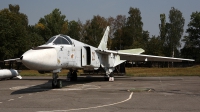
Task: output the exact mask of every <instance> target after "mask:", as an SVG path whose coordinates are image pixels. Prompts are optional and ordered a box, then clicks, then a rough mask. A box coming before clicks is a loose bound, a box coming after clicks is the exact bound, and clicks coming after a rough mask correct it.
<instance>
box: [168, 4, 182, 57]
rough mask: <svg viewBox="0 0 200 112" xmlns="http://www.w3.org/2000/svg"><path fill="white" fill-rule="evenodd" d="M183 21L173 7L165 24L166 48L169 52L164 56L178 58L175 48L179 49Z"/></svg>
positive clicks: (179, 12) (179, 13)
mask: <svg viewBox="0 0 200 112" xmlns="http://www.w3.org/2000/svg"><path fill="white" fill-rule="evenodd" d="M184 23H185V19H184V17H183V15H182V13H181V11H179V10H178V9H175V8H174V7H172V8H171V10H170V11H169V23H167V24H166V28H167V32H166V33H167V34H166V40H165V43H166V47H165V49H168V50H169V52H166V53H165V55H166V56H172V57H174V56H175V57H178V55H179V53H178V50H177V48H179V47H180V40H181V37H182V35H183V31H184V29H183V27H184Z"/></svg>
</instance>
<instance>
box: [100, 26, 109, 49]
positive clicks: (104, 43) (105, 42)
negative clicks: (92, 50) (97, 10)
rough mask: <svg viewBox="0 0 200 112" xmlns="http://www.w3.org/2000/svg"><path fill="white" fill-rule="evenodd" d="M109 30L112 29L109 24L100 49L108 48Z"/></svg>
mask: <svg viewBox="0 0 200 112" xmlns="http://www.w3.org/2000/svg"><path fill="white" fill-rule="evenodd" d="M109 31H110V27H109V26H107V28H106V31H105V33H104V35H103V38H102V39H101V43H100V44H99V46H98V49H100V50H106V49H107V42H108V34H109Z"/></svg>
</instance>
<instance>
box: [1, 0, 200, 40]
mask: <svg viewBox="0 0 200 112" xmlns="http://www.w3.org/2000/svg"><path fill="white" fill-rule="evenodd" d="M9 4H13V5H15V4H18V5H19V6H20V12H22V13H24V14H26V15H27V16H28V20H29V24H30V25H34V24H36V23H37V22H38V21H39V19H40V18H42V17H44V16H45V15H47V14H50V13H51V12H52V11H53V10H54V9H55V8H58V9H59V10H60V11H61V13H62V14H63V15H66V19H67V20H69V21H71V20H75V21H77V20H78V19H80V20H81V21H82V23H85V21H86V20H89V19H92V18H93V16H94V15H100V16H102V17H105V18H108V17H114V18H115V17H116V16H117V15H126V17H128V16H129V14H128V11H129V8H130V7H133V8H139V10H140V11H141V17H142V22H143V30H147V31H149V32H150V36H152V35H156V36H157V35H159V27H158V26H159V24H160V14H163V13H165V15H166V22H169V20H168V15H169V11H170V9H171V7H174V8H176V9H178V10H180V11H181V12H182V14H183V17H184V18H185V26H184V29H187V25H188V23H189V21H190V15H191V14H192V12H196V11H198V12H200V0H3V1H1V3H0V10H2V9H4V8H8V5H9ZM184 35H185V34H184Z"/></svg>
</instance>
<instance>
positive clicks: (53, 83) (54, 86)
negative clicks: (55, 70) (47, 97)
mask: <svg viewBox="0 0 200 112" xmlns="http://www.w3.org/2000/svg"><path fill="white" fill-rule="evenodd" d="M56 86H57V81H55V80H54V79H53V80H52V88H53V89H54V88H56Z"/></svg>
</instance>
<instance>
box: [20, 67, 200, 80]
mask: <svg viewBox="0 0 200 112" xmlns="http://www.w3.org/2000/svg"><path fill="white" fill-rule="evenodd" d="M67 73H68V70H62V72H61V73H59V76H66V75H67ZM81 73H83V70H79V72H78V75H80V74H81ZM20 74H21V75H22V76H52V73H45V74H40V73H38V71H35V70H22V71H21V72H20ZM126 75H127V76H133V77H147V76H148V77H149V76H151V77H156V76H157V77H160V76H200V65H198V66H192V67H185V68H144V67H132V68H126Z"/></svg>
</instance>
